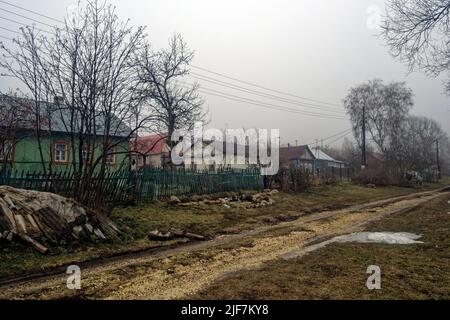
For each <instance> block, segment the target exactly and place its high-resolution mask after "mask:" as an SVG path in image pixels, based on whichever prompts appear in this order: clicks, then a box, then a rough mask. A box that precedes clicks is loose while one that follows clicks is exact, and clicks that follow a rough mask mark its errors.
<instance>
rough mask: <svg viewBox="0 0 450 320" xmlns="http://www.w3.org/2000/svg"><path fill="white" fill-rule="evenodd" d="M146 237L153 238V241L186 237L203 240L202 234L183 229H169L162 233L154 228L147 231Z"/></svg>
mask: <svg viewBox="0 0 450 320" xmlns="http://www.w3.org/2000/svg"><path fill="white" fill-rule="evenodd" d="M148 238H149V239H150V240H155V241H168V240H173V239H175V238H188V239H193V240H200V241H203V240H205V237H204V236H201V235H198V234H195V233H191V232H186V231H183V230H178V229H170V230H169V232H167V233H162V232H161V231H159V230H154V231H151V232H149V234H148Z"/></svg>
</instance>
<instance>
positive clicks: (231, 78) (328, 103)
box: [190, 65, 341, 107]
mask: <svg viewBox="0 0 450 320" xmlns="http://www.w3.org/2000/svg"><path fill="white" fill-rule="evenodd" d="M190 66H191V67H192V68H195V69H199V70H203V71H205V72H208V73H211V74H215V75H217V76H220V77H223V78H227V79H230V80H233V81H237V82H240V83H244V84H247V85H250V86H253V87H257V88H260V89H264V90H268V91H272V92H275V93H279V94H283V95H286V96H290V97H294V98H298V99H302V100H307V101H311V102H316V103H321V104H326V105H330V106H337V107H341V105H338V104H335V103H330V102H325V101H320V100H315V99H310V98H305V97H302V96H298V95H295V94H291V93H288V92H283V91H280V90H275V89H271V88H268V87H264V86H261V85H259V84H255V83H251V82H248V81H243V80H239V79H237V78H233V77H230V76H227V75H225V74H222V73H219V72H215V71H212V70H208V69H206V68H202V67H198V66H194V65H190Z"/></svg>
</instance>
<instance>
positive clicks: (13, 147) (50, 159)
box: [0, 95, 131, 172]
mask: <svg viewBox="0 0 450 320" xmlns="http://www.w3.org/2000/svg"><path fill="white" fill-rule="evenodd" d="M7 101H8V99H6V98H5V96H4V95H2V96H0V107H2V106H4V103H8V102H7ZM22 101H23V103H28V104H30V103H31V102H29V101H28V100H26V99H22ZM41 107H42V109H45V110H54V111H53V112H51V113H50V115H48V114H46V115H45V116H42V119H41V132H40V139H38V138H37V137H36V136H37V135H36V127H35V125H34V124H33V125H30V123H33V122H32V121H30V122H28V124H27V125H26V126H23V127H20V128H16V129H15V130H14V132H13V133H6V140H5V141H6V142H5V143H3V144H2V145H3V146H2V150H0V162H1V163H2V164H5V163H7V165H8V166H7V167H8V170H18V171H22V170H23V171H29V172H32V171H36V172H39V171H42V170H43V163H42V162H44V165H45V167H46V168H48V167H49V166H50V164H51V165H52V167H53V170H54V171H55V172H58V171H65V170H66V169H68V168H69V166H70V165H72V164H73V163H75V164H77V163H79V156H78V153H76V154H73V150H74V149H75V150H76V151H78V140H77V139H72V138H73V136H76V134H77V133H78V132H76V131H75V130H73V131H75V132H71V130H70V129H69V128H68V126H69V125H68V124H69V123H70V119H71V115H70V110H69V109H68V108H64V106H59V107H56V105H55V104H51V103H44V102H42V103H41ZM52 108H53V109H52ZM29 117H30V118H33V117H34V115H33V114H31V112H30V114H29ZM95 120H96V121H95V122H96V131H97V132H98V133H97V134H96V139H97V140H98V141H95V142H94V148H92V149H93V150H94V155H92V156H89V157H88V152H89V151H88V150H83V151H82V158H83V159H86V160H84V161H88V160H87V159H94V161H95V160H96V159H97V158H98V157H99V156H100V155H101V148H102V146H101V145H102V141H101V140H102V138H103V136H102V134H101V133H102V132H104V123H105V119H104V117H103V116H102V115H100V114H99V115H98V116H97V117H96V119H95ZM5 125H6V124H5V123H2V119H0V132H3V133H4V135H5V132H6V131H5V130H2V129H3V128H4V126H5ZM76 127H79V126H78V125H74V126H73V128H76ZM111 128H113V129H111V132H110V133H109V135H108V137H109V139H110V145H115V147H113V148H111V150H108V153H109V154H108V155H107V159H106V162H107V165H108V166H109V168H110V169H112V170H114V169H118V168H119V167H120V165H121V164H122V163H123V162H124V161H125V160H126V159H127V156H128V154H127V153H128V151H129V143H128V137H129V136H130V135H131V129H130V128H129V127H128V126H127V125H126V124H125V123H123V122H122V121H120V120H119V119H118V118H117V117H113V118H112V119H111ZM3 138H5V137H3ZM39 140H40V147H39ZM74 140H75V146H72V142H73V141H74ZM73 147H75V148H73ZM41 152H42V155H41ZM42 159H43V161H42Z"/></svg>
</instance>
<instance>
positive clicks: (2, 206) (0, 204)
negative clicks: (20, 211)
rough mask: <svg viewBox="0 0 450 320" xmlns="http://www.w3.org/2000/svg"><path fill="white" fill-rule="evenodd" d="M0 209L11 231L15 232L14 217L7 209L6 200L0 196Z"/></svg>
mask: <svg viewBox="0 0 450 320" xmlns="http://www.w3.org/2000/svg"><path fill="white" fill-rule="evenodd" d="M0 211H2V212H3V215H4V217H5V218H6V222H7V223H8V224H9V226H10V228H11V231H13V232H17V225H16V220H15V219H14V214H13V213H12V212H11V210H10V209H9V207H8V205H7V204H6V202H5V201H4V200H3V199H2V198H1V197H0Z"/></svg>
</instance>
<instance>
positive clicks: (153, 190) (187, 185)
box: [132, 168, 264, 201]
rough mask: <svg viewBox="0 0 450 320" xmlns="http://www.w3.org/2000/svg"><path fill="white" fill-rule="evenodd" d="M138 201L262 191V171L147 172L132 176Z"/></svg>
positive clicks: (143, 171) (163, 170) (177, 170)
mask: <svg viewBox="0 0 450 320" xmlns="http://www.w3.org/2000/svg"><path fill="white" fill-rule="evenodd" d="M132 179H133V180H135V181H134V182H133V183H132V185H134V186H135V192H134V194H135V195H136V197H137V199H138V201H149V200H150V201H151V200H156V199H162V198H168V197H170V196H172V195H174V196H181V195H185V196H191V195H195V194H211V193H219V192H227V191H236V192H238V191H240V190H259V189H262V188H263V187H264V181H263V177H262V176H261V174H260V171H259V169H256V168H255V169H247V170H219V171H211V172H209V171H192V170H185V169H172V170H165V169H144V170H142V171H139V172H137V173H136V174H135V176H132Z"/></svg>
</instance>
